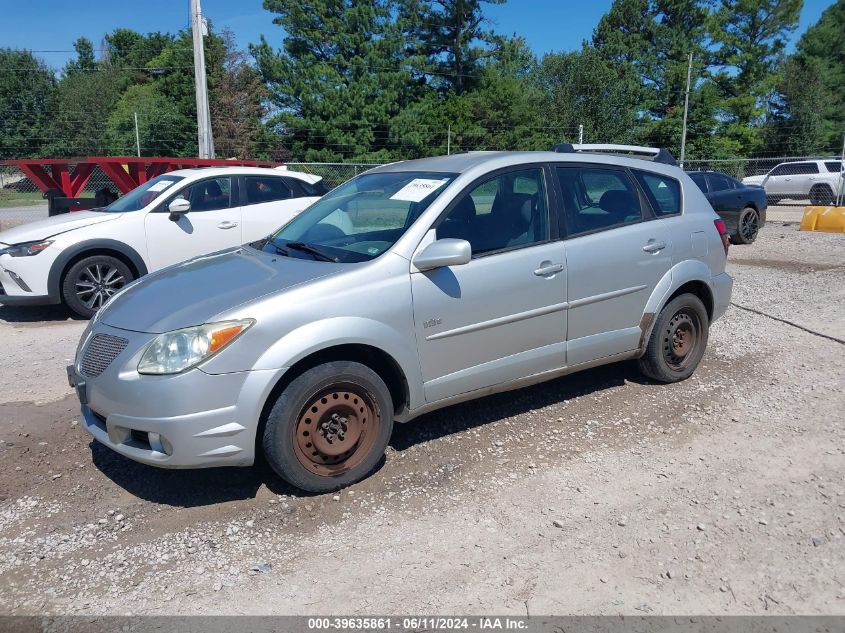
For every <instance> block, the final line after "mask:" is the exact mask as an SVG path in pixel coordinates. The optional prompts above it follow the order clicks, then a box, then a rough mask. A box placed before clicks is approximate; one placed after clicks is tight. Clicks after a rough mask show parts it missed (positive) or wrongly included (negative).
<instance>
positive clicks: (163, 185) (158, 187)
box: [147, 180, 175, 191]
mask: <svg viewBox="0 0 845 633" xmlns="http://www.w3.org/2000/svg"><path fill="white" fill-rule="evenodd" d="M174 182H175V181H174V180H159V181H158V182H157V183H154V184H152V185H150V188H149V189H147V191H163V190H164V189H167V188H168V187H169V186H170V185H172V184H173V183H174Z"/></svg>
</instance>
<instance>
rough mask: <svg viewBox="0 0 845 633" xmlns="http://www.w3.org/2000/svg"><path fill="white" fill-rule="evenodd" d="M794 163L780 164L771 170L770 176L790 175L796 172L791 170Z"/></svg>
mask: <svg viewBox="0 0 845 633" xmlns="http://www.w3.org/2000/svg"><path fill="white" fill-rule="evenodd" d="M791 169H792V165H788V164H787V165H778V166H777V167H775V168H774V169H773V170H772V171H771V172H769V176H788V175H790V174H792V173H794V172H792V171H791Z"/></svg>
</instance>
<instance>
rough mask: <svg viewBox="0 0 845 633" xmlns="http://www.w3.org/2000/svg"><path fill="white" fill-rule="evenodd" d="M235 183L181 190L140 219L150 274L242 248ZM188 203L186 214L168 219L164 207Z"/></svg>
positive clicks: (226, 179) (221, 180)
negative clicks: (216, 252)
mask: <svg viewBox="0 0 845 633" xmlns="http://www.w3.org/2000/svg"><path fill="white" fill-rule="evenodd" d="M236 189H237V185H236V179H235V178H232V177H230V176H221V177H215V178H204V179H202V180H197V181H194V182H192V183H191V184H189V185H187V186H185V187H183V188H182V189H180V190H179V191H178V192H177V193H175V194H173V195H171V196H168V198H167V199H166V200H165V201H164V202H163V203H162V204H161V205H159V206H158V207H156V209H155V210H154V211H151V212H150V213H148V214H147V216H146V218H144V230H145V233H146V241H147V254H148V258H149V262H150V270H156V269H159V268H163V267H165V266H170V265H171V264H175V263H177V262H181V261H184V260H186V259H190V258H191V257H196V256H197V255H204V254H206V253H213V252H215V251H219V250H223V249H225V248H230V247H234V246H239V245H240V244H242V240H241V208H240V206H239V205H238V203H237V190H236ZM176 198H182V199H185V200H188V201H189V202H190V203H191V207H190V210H189V211H188V212H187V213H185V214H182V215H180V216H178V218H177V219H176V220H175V221H173V220H171V219H170V213H169V211H168V205H169V204H170V203H171V202H173V200H175V199H176Z"/></svg>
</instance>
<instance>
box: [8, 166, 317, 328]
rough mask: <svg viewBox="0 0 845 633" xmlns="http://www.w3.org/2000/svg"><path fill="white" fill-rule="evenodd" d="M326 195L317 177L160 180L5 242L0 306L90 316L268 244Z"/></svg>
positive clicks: (195, 173) (195, 174)
mask: <svg viewBox="0 0 845 633" xmlns="http://www.w3.org/2000/svg"><path fill="white" fill-rule="evenodd" d="M325 192H326V189H325V186H324V185H323V183H322V181H321V178H320V177H319V176H314V175H312V174H305V173H301V172H294V171H287V170H280V169H267V168H258V167H221V168H205V169H182V170H179V171H172V172H168V173H166V174H162V175H161V176H158V177H156V178H154V179H152V180H150V181H148V182H146V183H144V184H143V185H141V186H140V187H138V188H137V189H134V190H133V191H130V192H129V193H128V194H126V195H125V196H123V197H122V198H119V199H118V200H116V201H115V202H113V203H112V204H110V205H109V206H108V207H104V208H102V209H99V210H94V211H85V212H79V213H69V214H65V215H60V216H54V217H51V218H49V219H47V220H43V221H40V222H33V223H31V224H25V225H23V226H19V227H16V228H13V229H10V230H8V231H3V232H2V233H0V303H2V304H7V305H22V304H23V305H45V304H60V303H64V304H65V305H67V306H68V307H69V308H70V309H71V310H73V311H74V312H75V313H77V314H79V315H81V316H85V317H88V316H91V315H93V314H94V313H95V312H96V311H97V310H99V309H100V308H101V307H102V305H103V304H104V303H105V302H106V301H107V300H108V299H109V298H110V297H111V296H112V295H114V294H115V293H116V292H117V291H118V290H120V289H121V288H122V287H123V286H125V285H126V284H127V283H129V282H130V281H132V280H133V279H136V278H138V277H140V276H141V275H145V274H147V273H149V272H152V271H154V270H158V269H160V268H164V267H165V266H170V265H171V264H176V263H178V262H181V261H184V260H186V259H190V258H192V257H196V256H198V255H205V254H207V253H213V252H216V251H220V250H223V249H226V248H231V247H235V246H239V245H241V244H244V243H247V242H252V241H255V240H258V239H261V238H262V237H266V236H267V235H270V234H271V233H273V232H275V231H276V230H278V229H279V228H280V227H281V226H283V225H284V224H287V222H288V221H290V220H291V219H292V218H293V217H294V216H296V215H298V214H299V213H300V212H301V211H302V210H304V209H305V208H307V207H308V206H310V205H311V204H312V203H313V202H315V201H316V200H318V199H319V198H320V197H321V196H322V195H323V193H325Z"/></svg>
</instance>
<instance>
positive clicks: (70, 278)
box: [62, 255, 135, 318]
mask: <svg viewBox="0 0 845 633" xmlns="http://www.w3.org/2000/svg"><path fill="white" fill-rule="evenodd" d="M134 278H135V276H134V275H133V274H132V271H131V270H130V269H129V266H127V265H126V264H124V263H123V262H122V261H120V260H119V259H117V258H116V257H111V256H109V255H92V256H90V257H85V258H84V259H81V260H79V261H78V262H76V263H75V264H74V265H73V266H71V267H70V269H69V270H68V271H67V273H66V274H65V278H64V281H63V283H62V299H63V300H64V303H65V305H67V307H68V308H70V309H71V310H72V311H73V312H75V313H76V314H78V315H79V316H81V317H85V318H90V317H92V316H94V314H95V313H96V312H97V310H99V309H100V308H102V307H103V305H104V304H105V303H106V301H108V300H109V299H111V297H112V296H114V295H115V294H116V293H117V291H118V290H120V289H121V288H123V286H125V285H126V284H128V283H129V282H130V281H132V280H133V279H134Z"/></svg>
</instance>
